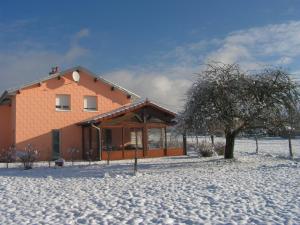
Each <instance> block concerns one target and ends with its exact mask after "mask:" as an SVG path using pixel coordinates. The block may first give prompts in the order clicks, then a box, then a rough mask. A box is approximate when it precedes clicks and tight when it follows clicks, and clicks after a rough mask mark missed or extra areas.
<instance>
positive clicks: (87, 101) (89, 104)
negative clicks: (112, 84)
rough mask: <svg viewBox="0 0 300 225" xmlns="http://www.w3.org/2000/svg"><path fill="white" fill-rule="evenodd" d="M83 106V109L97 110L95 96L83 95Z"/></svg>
mask: <svg viewBox="0 0 300 225" xmlns="http://www.w3.org/2000/svg"><path fill="white" fill-rule="evenodd" d="M83 108H84V110H85V111H97V97H96V96H84V100H83Z"/></svg>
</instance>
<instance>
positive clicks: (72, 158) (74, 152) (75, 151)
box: [68, 147, 79, 166]
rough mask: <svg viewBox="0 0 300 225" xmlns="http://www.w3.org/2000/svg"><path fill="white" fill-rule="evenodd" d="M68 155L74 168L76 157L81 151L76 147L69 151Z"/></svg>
mask: <svg viewBox="0 0 300 225" xmlns="http://www.w3.org/2000/svg"><path fill="white" fill-rule="evenodd" d="M68 153H69V155H70V158H71V161H72V166H73V165H74V159H75V158H76V155H77V154H78V153H79V149H78V148H76V147H71V148H69V149H68Z"/></svg>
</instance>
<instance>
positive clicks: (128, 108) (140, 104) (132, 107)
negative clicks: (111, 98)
mask: <svg viewBox="0 0 300 225" xmlns="http://www.w3.org/2000/svg"><path fill="white" fill-rule="evenodd" d="M146 107H151V108H153V109H155V110H158V111H160V112H162V113H163V114H164V115H166V116H168V117H170V118H172V119H174V118H175V117H176V115H177V114H176V113H175V112H173V111H171V110H169V109H167V108H165V107H163V106H160V105H158V104H156V103H154V102H153V101H150V100H148V99H146V100H141V101H137V102H134V103H131V104H128V105H124V106H122V107H120V108H117V109H114V110H112V111H109V112H106V113H102V114H100V115H97V116H94V117H92V118H89V119H87V120H84V121H82V122H80V123H78V125H82V126H84V125H89V124H94V123H99V122H102V121H105V120H108V119H114V118H116V117H119V116H122V115H125V114H127V113H130V112H136V111H138V110H140V109H142V108H146Z"/></svg>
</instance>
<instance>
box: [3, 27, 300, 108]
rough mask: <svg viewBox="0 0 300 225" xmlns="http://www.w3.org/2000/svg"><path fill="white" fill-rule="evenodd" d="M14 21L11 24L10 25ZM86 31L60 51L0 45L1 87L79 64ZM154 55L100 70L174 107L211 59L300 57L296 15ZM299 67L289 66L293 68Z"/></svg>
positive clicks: (283, 60)
mask: <svg viewBox="0 0 300 225" xmlns="http://www.w3.org/2000/svg"><path fill="white" fill-rule="evenodd" d="M21 24H22V23H21ZM18 26H20V25H19V24H17V25H14V26H13V29H11V30H15V29H17V28H18ZM0 28H1V26H0ZM0 30H1V29H0ZM89 35H90V31H89V29H87V28H83V29H81V30H79V31H78V32H77V33H75V34H74V35H73V36H72V37H71V39H70V43H69V48H68V49H66V50H65V51H64V52H59V51H55V50H54V51H51V50H49V49H43V47H41V44H40V43H36V44H35V43H32V42H30V43H29V45H28V43H26V44H24V45H26V46H30V48H29V47H27V48H16V49H15V51H14V52H13V53H12V52H1V51H0V66H1V68H2V71H1V73H0V74H1V75H0V76H1V79H2V80H5V83H2V84H1V83H0V89H2V88H3V87H4V85H5V87H9V86H12V84H14V83H15V81H18V83H23V82H25V81H30V80H32V79H33V78H34V79H36V78H39V77H40V75H41V74H45V71H46V72H47V70H48V69H49V68H50V67H51V66H53V65H64V67H68V66H73V65H74V63H76V64H82V63H81V62H82V60H81V59H83V58H84V57H85V56H87V54H89V53H90V52H89V51H88V49H86V48H84V47H83V46H82V44H81V43H80V40H81V39H82V38H86V37H88V36H89ZM0 50H1V49H0ZM154 57H155V56H154ZM155 59H156V61H152V62H151V64H150V63H149V64H148V65H144V64H140V65H138V66H136V67H135V68H131V69H128V68H121V69H120V70H115V71H111V72H108V73H106V74H104V76H105V77H106V78H108V79H110V80H112V81H114V82H116V83H118V84H120V85H121V86H124V87H126V88H128V89H130V90H133V91H135V92H136V93H137V94H139V95H142V96H143V97H149V98H150V99H153V100H154V101H156V102H158V103H160V104H162V105H165V106H166V107H168V108H171V109H173V110H175V111H177V110H179V109H180V108H181V106H182V105H183V99H184V97H185V93H186V91H187V89H188V88H189V87H190V85H191V84H192V80H193V79H194V78H195V75H193V74H194V73H197V72H199V71H200V69H201V68H202V66H203V64H204V63H206V62H208V61H209V60H214V61H220V62H224V63H234V62H235V63H240V64H241V65H242V66H243V67H244V68H246V69H257V68H260V67H262V66H264V65H283V66H291V65H292V64H293V63H295V62H297V60H300V21H292V22H288V23H283V24H274V25H268V26H263V27H254V28H250V29H245V30H239V31H235V32H232V33H229V34H228V35H227V36H226V37H224V38H222V39H220V38H219V39H211V40H199V41H198V42H194V43H188V44H185V45H181V46H177V47H175V48H174V49H173V50H170V51H165V52H162V53H161V54H159V55H158V56H156V57H155ZM83 66H84V65H83ZM100 69H101V68H99V70H100ZM299 69H300V68H299V67H298V68H293V70H294V71H299ZM96 72H97V71H96ZM1 85H2V86H1Z"/></svg>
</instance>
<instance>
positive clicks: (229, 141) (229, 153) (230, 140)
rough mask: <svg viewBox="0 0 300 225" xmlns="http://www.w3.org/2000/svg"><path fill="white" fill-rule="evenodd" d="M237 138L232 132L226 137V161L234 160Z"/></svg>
mask: <svg viewBox="0 0 300 225" xmlns="http://www.w3.org/2000/svg"><path fill="white" fill-rule="evenodd" d="M235 136H236V135H235V134H234V133H232V132H230V133H226V134H225V137H226V144H225V153H224V158H225V159H233V150H234V140H235Z"/></svg>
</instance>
